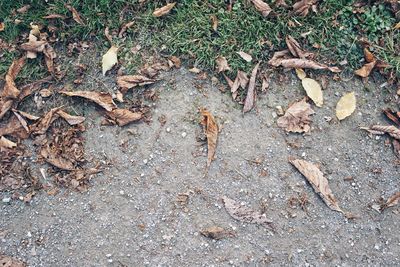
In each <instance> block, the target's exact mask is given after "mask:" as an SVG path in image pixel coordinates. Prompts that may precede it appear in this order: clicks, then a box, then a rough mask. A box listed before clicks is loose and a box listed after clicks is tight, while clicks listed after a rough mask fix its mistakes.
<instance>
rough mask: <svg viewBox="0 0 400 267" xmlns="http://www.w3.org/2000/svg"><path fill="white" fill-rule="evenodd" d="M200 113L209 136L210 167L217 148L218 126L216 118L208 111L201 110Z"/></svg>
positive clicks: (206, 133)
mask: <svg viewBox="0 0 400 267" xmlns="http://www.w3.org/2000/svg"><path fill="white" fill-rule="evenodd" d="M200 113H201V116H202V120H201V124H202V125H203V126H204V133H205V135H206V136H207V149H208V155H207V167H210V165H211V161H213V160H214V155H215V150H216V147H217V139H218V124H217V123H216V122H215V119H214V116H213V115H212V114H211V113H210V112H209V111H208V110H207V109H205V108H201V109H200Z"/></svg>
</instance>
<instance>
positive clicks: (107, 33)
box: [104, 26, 113, 46]
mask: <svg viewBox="0 0 400 267" xmlns="http://www.w3.org/2000/svg"><path fill="white" fill-rule="evenodd" d="M104 36H105V37H106V39H107V40H108V42H110V44H111V46H112V44H113V41H112V36H111V34H110V28H109V27H108V26H107V27H106V28H105V29H104Z"/></svg>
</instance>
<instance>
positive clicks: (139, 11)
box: [0, 0, 400, 74]
mask: <svg viewBox="0 0 400 267" xmlns="http://www.w3.org/2000/svg"><path fill="white" fill-rule="evenodd" d="M266 2H268V3H269V4H271V6H272V7H273V6H274V5H273V3H272V1H268V0H267V1H266ZM286 2H287V3H288V4H289V5H292V2H294V1H286ZM68 3H69V4H71V5H72V6H74V7H75V8H76V9H77V10H78V11H79V13H80V14H81V16H82V17H83V18H84V20H85V22H86V24H85V25H84V26H82V25H79V24H77V23H75V22H74V21H73V20H72V19H71V18H70V17H71V14H70V12H69V11H68V9H66V7H65V6H64V1H59V0H53V1H49V3H46V2H45V1H39V0H36V1H34V0H14V1H1V3H0V18H3V20H4V22H5V24H6V30H5V31H4V32H1V33H0V38H2V39H4V40H6V41H8V42H14V41H16V40H18V39H20V38H21V35H22V34H23V33H25V34H26V33H27V32H29V23H30V22H35V23H39V24H41V25H44V26H47V25H48V24H49V23H52V25H54V26H56V27H58V28H59V31H58V37H59V41H60V43H61V44H66V43H67V42H71V41H73V40H83V39H89V40H93V41H96V40H97V41H99V43H101V42H104V34H103V32H104V28H105V26H109V28H110V29H111V30H118V29H119V27H120V26H121V25H122V24H124V23H126V22H128V21H132V20H133V21H135V25H134V27H133V28H132V29H130V30H129V31H128V38H127V40H126V44H125V46H126V47H129V46H131V45H133V44H138V43H140V44H141V45H142V46H143V47H144V48H145V49H147V50H148V49H149V48H156V49H157V48H159V47H161V46H162V45H165V46H166V47H167V51H168V53H170V54H175V55H178V56H181V57H183V58H186V59H188V60H189V61H191V62H192V63H193V64H195V65H197V66H199V67H201V68H206V69H214V68H215V58H216V57H217V56H225V57H226V58H227V59H228V61H229V64H230V66H231V67H232V69H233V70H237V69H243V70H249V69H250V68H251V65H252V64H251V63H245V62H244V61H243V60H242V59H241V58H240V57H239V55H237V54H236V52H238V51H240V50H242V51H245V52H247V53H250V54H251V55H252V56H253V58H255V59H256V60H263V61H267V60H268V59H269V58H270V57H271V55H272V54H273V52H274V51H276V50H280V49H283V48H285V47H286V45H285V42H284V40H285V36H287V35H288V34H290V35H292V36H293V37H295V38H296V39H297V40H298V41H300V43H301V44H302V45H303V46H304V48H306V49H308V50H310V51H313V52H315V53H316V54H317V59H318V60H320V61H323V62H327V63H332V64H337V63H338V62H341V61H343V60H347V62H348V64H349V67H350V68H353V69H355V68H358V67H360V66H361V64H362V61H361V60H362V58H363V54H362V47H361V44H360V42H359V40H360V39H364V40H368V41H369V42H371V44H372V48H373V50H374V51H373V52H374V53H375V54H376V55H377V56H378V57H379V58H381V59H383V60H385V61H386V62H388V63H389V64H391V66H392V68H393V69H394V70H395V71H397V73H400V59H399V56H398V55H399V54H400V53H399V52H400V44H399V42H400V30H397V31H394V30H391V29H392V28H393V25H394V24H395V23H396V20H395V18H394V14H393V13H391V12H390V10H389V8H388V7H387V6H385V5H384V4H374V5H369V6H366V7H364V12H363V13H357V14H354V13H353V10H354V8H353V7H352V4H353V3H354V1H352V0H325V1H321V3H320V4H319V5H318V12H319V13H318V14H315V13H313V12H311V11H310V13H309V15H308V16H306V17H305V18H303V17H296V16H293V15H291V14H290V10H286V9H283V8H274V11H275V14H276V15H275V16H271V17H268V18H263V17H262V16H261V14H260V13H259V12H258V11H257V10H255V8H254V7H253V5H252V4H251V3H249V1H245V0H237V1H236V2H235V5H234V8H233V10H232V11H231V12H228V11H227V10H226V6H225V3H224V1H222V0H208V1H207V0H181V1H178V3H177V5H176V6H175V8H174V9H173V10H172V12H171V13H170V14H169V15H167V16H165V17H162V18H154V17H153V16H152V15H151V14H152V11H153V10H154V8H155V7H160V6H163V5H164V4H165V3H166V1H146V2H145V3H144V4H139V3H138V1H137V0H136V1H132V0H130V1H128V0H114V1H112V0H90V1H89V0H88V1H81V0H71V1H69V2H68ZM26 4H30V5H31V6H32V8H31V9H30V10H29V11H28V12H27V13H25V14H16V15H13V12H12V10H15V9H17V8H20V7H22V6H24V5H26ZM124 7H125V9H124V10H125V13H124V15H123V16H121V10H122V9H123V8H124ZM51 13H57V14H61V15H66V16H68V17H69V19H67V20H65V21H62V20H54V21H51V22H49V21H48V20H44V19H43V18H42V16H44V15H48V14H51ZM212 15H215V16H216V17H217V19H218V29H217V31H216V32H215V31H213V29H212V27H211V18H210V17H211V16H212ZM120 17H122V20H120ZM15 19H20V20H21V21H22V22H21V23H20V24H18V25H15V23H13V22H14V20H15ZM289 25H292V26H289ZM293 25H294V26H293ZM302 33H309V34H308V35H306V36H305V37H301V34H302ZM21 41H23V40H19V42H21ZM105 44H106V43H105ZM313 46H314V47H319V48H318V49H316V48H313ZM6 54H7V55H6V56H3V57H2V58H0V65H1V67H0V74H3V73H4V72H5V69H6V66H8V65H9V63H10V60H11V59H12V58H13V57H14V56H15V55H16V54H17V52H12V53H6ZM126 67H127V68H128V69H130V70H131V69H132V70H133V69H134V68H133V67H130V66H126Z"/></svg>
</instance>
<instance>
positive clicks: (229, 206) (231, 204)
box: [222, 196, 273, 229]
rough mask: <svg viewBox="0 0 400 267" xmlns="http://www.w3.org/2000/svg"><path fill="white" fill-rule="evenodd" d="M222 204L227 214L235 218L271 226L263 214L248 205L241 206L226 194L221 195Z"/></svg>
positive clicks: (270, 222)
mask: <svg viewBox="0 0 400 267" xmlns="http://www.w3.org/2000/svg"><path fill="white" fill-rule="evenodd" d="M222 201H223V202H224V206H225V209H226V211H227V212H228V213H229V215H230V216H231V217H232V218H234V219H235V220H238V221H242V222H245V223H255V224H260V225H262V226H264V227H267V228H272V229H273V227H272V221H271V220H270V219H268V218H267V216H266V215H265V214H262V213H260V212H258V211H255V210H252V209H250V208H248V207H245V206H242V205H241V204H240V203H239V202H237V201H235V200H233V199H230V198H228V197H226V196H224V197H222Z"/></svg>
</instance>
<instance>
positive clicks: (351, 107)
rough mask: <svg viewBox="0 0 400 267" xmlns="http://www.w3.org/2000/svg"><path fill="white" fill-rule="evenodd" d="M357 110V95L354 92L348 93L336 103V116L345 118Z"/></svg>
mask: <svg viewBox="0 0 400 267" xmlns="http://www.w3.org/2000/svg"><path fill="white" fill-rule="evenodd" d="M355 110H356V95H355V94H354V92H351V93H347V94H345V95H344V96H342V97H341V98H340V99H339V102H338V103H337V104H336V117H337V118H338V119H339V120H343V119H345V118H347V117H348V116H350V115H351V114H353V112H354V111H355Z"/></svg>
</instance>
